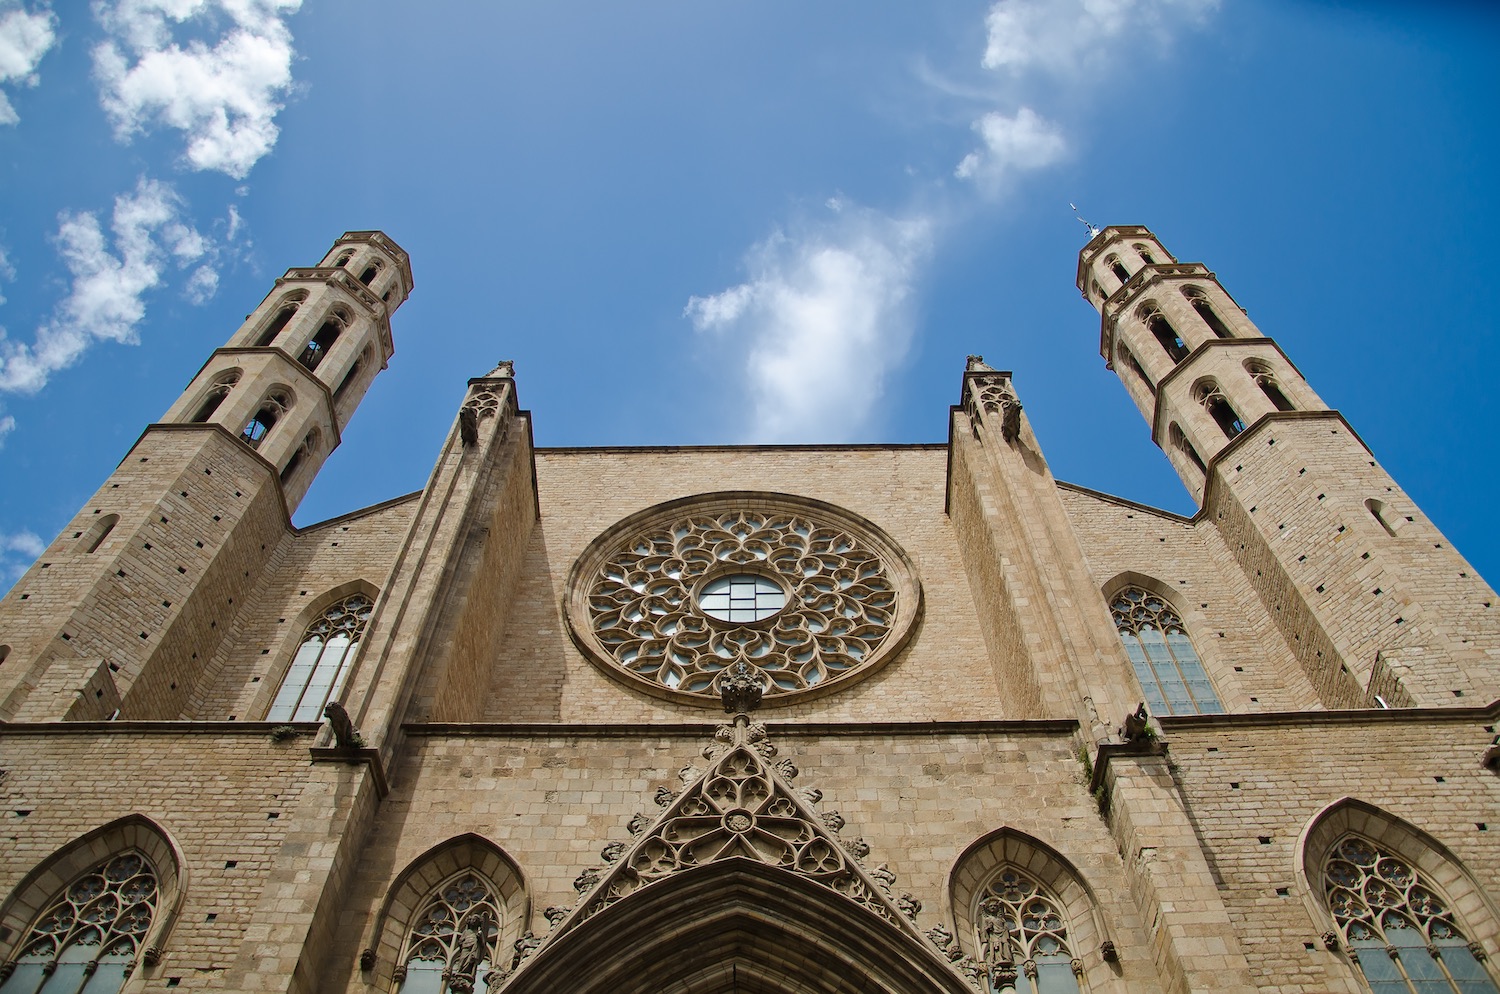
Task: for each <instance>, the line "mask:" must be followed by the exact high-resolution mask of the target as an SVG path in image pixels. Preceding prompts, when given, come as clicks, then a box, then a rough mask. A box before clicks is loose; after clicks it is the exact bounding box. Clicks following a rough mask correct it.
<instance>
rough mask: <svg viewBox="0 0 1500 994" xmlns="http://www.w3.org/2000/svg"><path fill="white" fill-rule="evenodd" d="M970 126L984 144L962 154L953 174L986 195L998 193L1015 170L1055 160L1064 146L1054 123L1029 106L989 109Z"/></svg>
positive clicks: (1058, 158) (1047, 164) (1041, 166)
mask: <svg viewBox="0 0 1500 994" xmlns="http://www.w3.org/2000/svg"><path fill="white" fill-rule="evenodd" d="M974 130H975V131H976V132H978V134H979V137H980V138H981V139H983V141H984V145H983V146H982V147H981V148H978V149H975V150H974V151H973V152H970V153H969V154H968V155H966V156H964V157H963V159H962V160H961V161H960V162H959V164H958V168H957V169H955V170H954V171H953V174H954V175H955V176H957V177H958V178H959V179H967V180H973V181H974V183H975V184H976V185H978V186H979V188H980V189H981V190H982V191H984V192H985V193H986V194H987V195H989V196H997V195H999V194H1000V193H1001V192H1002V191H1003V190H1004V189H1006V187H1007V184H1008V182H1009V181H1010V180H1011V178H1012V177H1014V176H1015V175H1016V174H1018V173H1022V172H1026V171H1029V170H1033V169H1042V168H1044V167H1046V166H1050V165H1052V164H1054V163H1056V162H1058V161H1059V160H1061V159H1062V158H1063V156H1064V154H1065V153H1066V152H1067V149H1068V143H1067V142H1066V141H1065V140H1064V139H1063V136H1062V131H1061V130H1060V129H1059V128H1058V126H1057V125H1056V124H1053V123H1052V122H1050V121H1046V120H1043V119H1042V118H1041V117H1040V116H1038V115H1037V113H1036V112H1035V111H1033V110H1032V109H1031V108H1030V107H1022V108H1021V109H1020V110H1018V111H1016V113H1015V115H1014V116H1011V117H1007V116H1006V115H1004V114H1001V113H999V112H995V111H992V112H990V113H988V114H985V115H984V116H983V117H981V118H980V119H979V120H977V121H975V122H974Z"/></svg>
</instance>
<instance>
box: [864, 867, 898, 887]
mask: <svg viewBox="0 0 1500 994" xmlns="http://www.w3.org/2000/svg"><path fill="white" fill-rule="evenodd" d="M870 876H872V877H874V878H875V882H876V883H877V884H879V885H880V886H881V887H882V888H883V889H884V890H890V889H891V888H892V887H894V886H895V884H896V874H895V872H894V871H892V870H891V868H890V867H889V866H888V865H886V864H885V863H881V864H880V865H879V866H877V867H875V869H873V870H871V871H870Z"/></svg>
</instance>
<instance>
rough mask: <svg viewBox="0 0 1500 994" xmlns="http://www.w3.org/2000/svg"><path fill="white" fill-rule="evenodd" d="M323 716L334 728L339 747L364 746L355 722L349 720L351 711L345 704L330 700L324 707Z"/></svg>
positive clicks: (334, 736) (335, 740) (335, 741)
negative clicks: (347, 709) (345, 708)
mask: <svg viewBox="0 0 1500 994" xmlns="http://www.w3.org/2000/svg"><path fill="white" fill-rule="evenodd" d="M323 717H325V718H327V719H328V725H329V727H331V728H332V729H333V743H334V745H335V746H336V747H337V748H339V749H359V748H362V747H363V746H364V740H362V739H361V738H360V737H359V732H358V731H356V730H355V728H354V722H352V721H350V720H349V712H348V711H346V710H344V705H342V704H340V703H339V702H338V701H329V702H328V706H327V707H325V708H324V709H323Z"/></svg>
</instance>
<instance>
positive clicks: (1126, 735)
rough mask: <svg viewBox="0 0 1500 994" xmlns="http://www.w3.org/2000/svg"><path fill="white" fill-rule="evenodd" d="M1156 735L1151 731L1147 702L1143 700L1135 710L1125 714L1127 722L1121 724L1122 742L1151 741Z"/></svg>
mask: <svg viewBox="0 0 1500 994" xmlns="http://www.w3.org/2000/svg"><path fill="white" fill-rule="evenodd" d="M1153 738H1155V736H1154V735H1153V734H1152V732H1151V724H1150V720H1149V716H1148V715H1147V714H1146V702H1145V701H1141V703H1139V704H1137V705H1136V707H1135V711H1134V712H1133V713H1131V714H1127V715H1126V716H1125V724H1123V725H1121V726H1120V741H1122V742H1149V741H1150V740H1151V739H1153Z"/></svg>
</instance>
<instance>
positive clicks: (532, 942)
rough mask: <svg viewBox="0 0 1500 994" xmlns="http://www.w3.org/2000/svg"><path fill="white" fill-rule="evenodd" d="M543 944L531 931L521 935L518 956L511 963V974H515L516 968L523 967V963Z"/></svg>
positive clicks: (517, 942) (517, 944) (517, 947)
mask: <svg viewBox="0 0 1500 994" xmlns="http://www.w3.org/2000/svg"><path fill="white" fill-rule="evenodd" d="M541 944H542V940H541V939H539V938H538V937H537V936H536V935H535V934H534V933H533V932H532V931H531V929H527V930H526V931H525V932H523V933H522V934H521V937H520V938H519V939H517V940H516V954H515V956H513V957H512V958H511V961H510V969H511V972H515V969H516V967H518V966H520V965H521V961H522V960H524V959H525V958H526V957H528V956H530V955H531V954H532V953H534V952H536V948H537V946H540V945H541Z"/></svg>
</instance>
